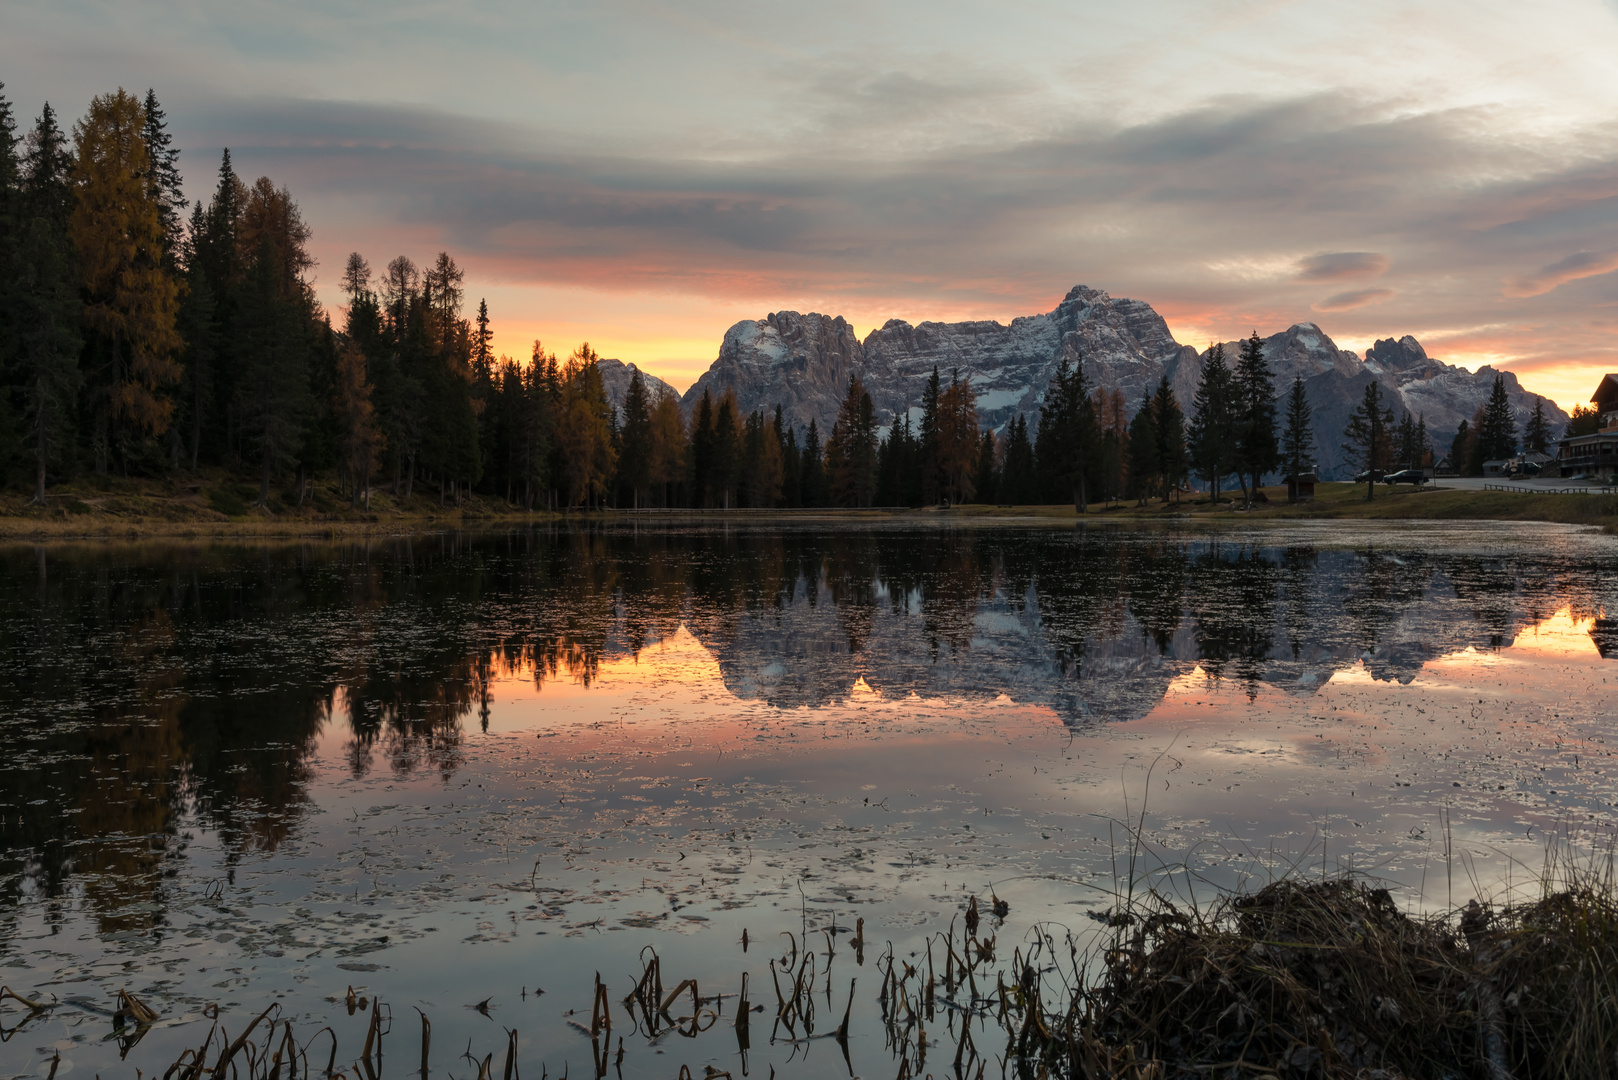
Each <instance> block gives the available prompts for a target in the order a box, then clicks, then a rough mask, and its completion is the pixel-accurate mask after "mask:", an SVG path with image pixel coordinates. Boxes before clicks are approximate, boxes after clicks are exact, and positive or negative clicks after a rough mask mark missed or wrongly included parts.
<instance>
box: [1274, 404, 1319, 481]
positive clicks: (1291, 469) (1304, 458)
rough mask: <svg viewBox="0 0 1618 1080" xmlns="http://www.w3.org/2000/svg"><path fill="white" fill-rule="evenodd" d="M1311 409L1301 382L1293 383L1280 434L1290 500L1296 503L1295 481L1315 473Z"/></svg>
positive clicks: (1312, 413)
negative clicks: (1283, 426)
mask: <svg viewBox="0 0 1618 1080" xmlns="http://www.w3.org/2000/svg"><path fill="white" fill-rule="evenodd" d="M1313 416H1314V410H1313V409H1311V408H1310V407H1309V394H1308V392H1307V391H1306V390H1304V387H1303V379H1301V378H1294V379H1293V380H1292V391H1291V393H1289V394H1287V417H1286V429H1285V430H1284V431H1283V432H1282V434H1281V458H1282V460H1283V461H1284V463H1285V466H1286V470H1287V475H1288V476H1289V477H1290V478H1291V482H1290V484H1289V485H1288V487H1289V494H1290V495H1291V497H1292V501H1296V498H1297V491H1298V482H1299V479H1300V478H1301V477H1303V476H1304V475H1305V474H1306V473H1312V472H1314V471H1315V432H1314V427H1313V423H1312V421H1313Z"/></svg>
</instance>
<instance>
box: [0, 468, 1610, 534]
mask: <svg viewBox="0 0 1618 1080" xmlns="http://www.w3.org/2000/svg"><path fill="white" fill-rule="evenodd" d="M120 488H122V490H119V489H120ZM158 488H159V485H157V484H155V483H154V484H151V485H139V484H132V483H129V482H124V483H123V484H121V485H114V486H113V487H112V490H101V491H96V492H93V493H91V492H84V491H73V490H69V491H60V492H53V493H52V494H51V497H50V499H49V502H48V504H47V506H46V508H44V509H41V508H39V507H36V506H33V505H31V504H30V503H28V502H27V501H26V500H25V499H24V498H23V497H21V496H16V495H9V496H5V497H0V541H4V542H19V541H20V542H27V541H45V542H51V541H95V540H143V539H175V540H232V539H287V540H292V539H323V540H337V539H345V538H366V537H384V536H402V535H423V534H430V533H442V532H476V531H488V530H498V529H507V528H517V529H525V528H531V527H534V526H537V525H552V524H563V523H583V522H600V523H614V524H627V523H631V522H633V523H642V522H644V523H647V524H652V523H667V524H692V523H713V522H721V521H723V522H731V523H741V522H753V523H763V522H779V523H785V522H807V521H826V522H857V521H867V522H876V521H884V522H886V521H910V522H915V523H922V522H931V523H935V524H946V523H963V524H964V523H982V524H990V523H994V522H1005V523H1006V524H1012V523H1024V524H1050V525H1057V524H1069V523H1078V522H1079V521H1087V522H1094V523H1097V524H1099V523H1102V522H1118V523H1120V524H1121V523H1125V522H1129V523H1162V524H1168V523H1181V524H1188V523H1206V524H1210V525H1211V524H1235V523H1238V522H1240V523H1243V524H1256V523H1259V522H1264V521H1276V522H1298V521H1308V520H1315V519H1319V520H1367V521H1411V522H1416V521H1437V522H1454V521H1498V522H1503V523H1512V522H1544V523H1548V524H1561V525H1581V526H1586V527H1591V528H1598V529H1601V530H1602V531H1604V532H1607V533H1609V534H1618V495H1589V494H1568V495H1562V494H1550V493H1538V492H1533V493H1524V492H1505V491H1478V490H1471V489H1459V488H1446V487H1443V486H1438V487H1434V488H1427V489H1422V490H1414V489H1404V490H1391V491H1390V490H1379V491H1378V493H1377V497H1376V498H1375V499H1374V500H1372V501H1369V502H1367V501H1366V500H1365V498H1364V490H1365V489H1364V486H1363V485H1360V484H1353V483H1348V482H1331V483H1322V484H1321V485H1320V486H1319V489H1318V493H1317V498H1316V499H1315V501H1314V502H1311V503H1304V504H1288V503H1287V502H1285V489H1284V488H1280V487H1271V488H1266V489H1264V492H1265V494H1266V496H1267V497H1268V498H1269V500H1270V501H1269V502H1267V503H1260V504H1257V505H1255V506H1254V507H1253V508H1252V509H1251V510H1244V509H1241V507H1240V495H1239V494H1238V495H1237V497H1236V498H1235V499H1227V498H1224V497H1222V498H1221V502H1220V504H1219V505H1218V506H1215V505H1213V504H1211V503H1210V502H1209V499H1208V497H1207V496H1206V495H1200V496H1196V497H1193V498H1187V499H1184V500H1181V501H1171V502H1168V503H1163V502H1161V501H1154V502H1152V503H1151V504H1149V505H1146V506H1138V505H1134V504H1133V503H1131V502H1129V501H1124V502H1120V503H1115V504H1113V505H1111V506H1107V505H1104V504H1100V503H1094V504H1091V506H1090V508H1089V512H1088V513H1087V514H1085V515H1083V516H1082V517H1081V515H1079V514H1078V513H1077V512H1076V511H1075V510H1074V508H1073V507H1072V506H1070V505H1035V506H1014V507H1013V506H994V505H988V504H976V503H971V504H966V505H963V506H960V507H955V508H951V509H947V510H946V509H940V508H936V507H923V508H873V509H868V510H858V509H844V508H836V507H816V508H794V509H737V510H698V509H689V508H677V509H669V510H663V509H656V510H621V509H605V510H574V511H551V510H522V509H518V508H514V507H510V506H508V505H506V504H504V503H503V502H500V501H494V500H488V499H485V498H483V497H481V496H473V497H471V498H470V499H469V500H468V501H467V502H465V503H463V505H461V506H459V507H452V506H444V507H439V506H436V505H434V500H432V499H430V498H428V497H427V496H423V495H417V496H414V497H412V498H411V499H410V500H408V501H405V502H404V505H402V506H401V505H398V504H394V503H393V500H391V499H389V500H386V501H385V504H384V505H378V506H376V507H373V509H372V510H370V511H369V512H367V511H354V510H350V509H348V508H347V507H346V506H343V507H341V508H339V507H335V506H333V505H332V504H331V501H330V500H325V505H324V506H321V505H318V504H317V505H315V506H311V507H304V508H292V509H283V510H282V511H281V512H279V513H277V512H274V511H272V510H262V509H259V508H256V507H242V506H240V505H239V504H238V505H235V506H229V507H228V509H233V510H238V509H239V510H242V511H244V512H241V513H234V514H232V513H226V512H224V511H223V510H221V509H216V508H215V506H212V505H209V503H208V502H207V501H206V500H205V498H204V497H203V496H202V495H201V485H191V486H188V487H186V488H181V489H178V490H176V489H174V488H172V487H171V488H170V489H169V490H168V491H167V492H165V491H162V490H158ZM378 502H379V503H382V502H384V500H378Z"/></svg>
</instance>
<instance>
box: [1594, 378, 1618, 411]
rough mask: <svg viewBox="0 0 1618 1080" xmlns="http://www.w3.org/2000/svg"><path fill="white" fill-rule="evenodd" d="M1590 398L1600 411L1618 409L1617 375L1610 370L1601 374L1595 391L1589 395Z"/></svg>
mask: <svg viewBox="0 0 1618 1080" xmlns="http://www.w3.org/2000/svg"><path fill="white" fill-rule="evenodd" d="M1590 400H1591V402H1593V403H1594V404H1595V405H1597V406H1598V407H1599V408H1600V410H1601V411H1602V412H1606V411H1608V410H1609V409H1618V375H1615V374H1613V373H1612V372H1608V373H1607V374H1605V375H1603V376H1602V377H1601V384H1600V385H1599V386H1597V387H1596V392H1595V393H1593V394H1591V395H1590Z"/></svg>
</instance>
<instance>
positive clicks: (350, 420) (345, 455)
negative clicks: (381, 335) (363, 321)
mask: <svg viewBox="0 0 1618 1080" xmlns="http://www.w3.org/2000/svg"><path fill="white" fill-rule="evenodd" d="M332 421H333V423H334V424H335V425H336V428H337V447H338V455H339V457H338V461H339V463H340V469H341V472H342V475H344V476H346V477H347V479H348V484H349V502H350V505H352V506H356V507H357V506H359V505H360V502H361V501H362V500H363V501H364V503H365V505H366V506H367V507H369V506H370V505H371V476H372V474H373V473H374V472H375V471H376V466H377V457H378V455H379V454H380V452H381V450H382V447H383V438H382V429H381V427H380V426H379V425H378V424H377V419H376V410H375V408H374V407H373V406H372V404H371V384H370V381H369V379H367V378H366V374H365V352H364V350H362V349H361V348H360V346H359V344H358V343H357V342H355V341H353V340H352V339H350V340H349V341H348V342H347V343H346V344H345V345H344V346H343V350H342V352H341V353H340V354H339V356H338V361H337V380H336V386H335V387H334V394H333V399H332Z"/></svg>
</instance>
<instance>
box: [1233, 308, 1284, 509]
mask: <svg viewBox="0 0 1618 1080" xmlns="http://www.w3.org/2000/svg"><path fill="white" fill-rule="evenodd" d="M1235 381H1236V390H1237V399H1238V408H1237V438H1236V465H1237V472H1238V473H1239V474H1240V475H1241V476H1242V478H1243V479H1242V492H1243V495H1244V497H1245V499H1246V501H1247V504H1248V505H1249V506H1251V505H1252V502H1253V499H1254V497H1255V496H1256V495H1257V494H1258V489H1259V488H1260V487H1261V486H1263V482H1264V474H1265V473H1268V472H1273V471H1274V470H1275V468H1276V466H1277V465H1279V464H1280V463H1281V451H1280V445H1279V439H1278V438H1277V431H1276V422H1275V421H1276V415H1275V412H1276V410H1275V381H1274V379H1273V377H1272V376H1271V374H1270V365H1269V363H1268V361H1266V360H1265V359H1264V341H1263V340H1262V339H1261V338H1260V337H1259V336H1258V331H1257V330H1254V331H1253V334H1252V336H1251V337H1249V338H1248V339H1247V340H1246V341H1244V342H1243V343H1242V354H1241V357H1240V359H1239V360H1237V362H1236V372H1235Z"/></svg>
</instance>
